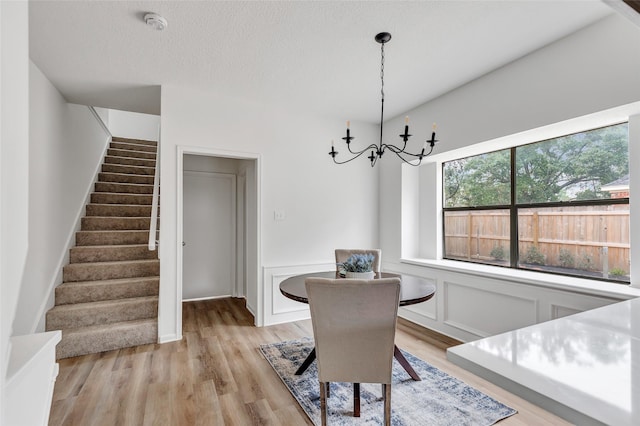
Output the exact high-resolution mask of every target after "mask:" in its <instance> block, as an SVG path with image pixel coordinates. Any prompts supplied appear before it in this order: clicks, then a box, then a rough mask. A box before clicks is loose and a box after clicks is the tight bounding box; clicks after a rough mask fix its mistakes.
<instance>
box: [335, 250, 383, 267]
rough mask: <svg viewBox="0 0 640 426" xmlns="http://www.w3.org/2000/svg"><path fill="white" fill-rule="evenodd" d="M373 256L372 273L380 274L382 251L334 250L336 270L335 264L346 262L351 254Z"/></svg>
mask: <svg viewBox="0 0 640 426" xmlns="http://www.w3.org/2000/svg"><path fill="white" fill-rule="evenodd" d="M367 253H371V254H373V265H372V269H373V272H380V263H381V262H382V261H381V259H382V250H380V249H336V269H337V268H338V266H337V264H338V263H342V262H344V261H346V260H347V259H348V258H349V256H351V255H352V254H367Z"/></svg>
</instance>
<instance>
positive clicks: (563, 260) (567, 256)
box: [558, 248, 576, 268]
mask: <svg viewBox="0 0 640 426" xmlns="http://www.w3.org/2000/svg"><path fill="white" fill-rule="evenodd" d="M558 261H559V262H558V263H559V264H560V266H562V267H563V268H573V267H574V266H575V264H576V261H575V259H574V258H573V255H572V254H571V252H570V251H569V250H567V249H565V248H561V249H560V254H559V256H558Z"/></svg>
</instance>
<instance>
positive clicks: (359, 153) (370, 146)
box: [333, 144, 377, 164]
mask: <svg viewBox="0 0 640 426" xmlns="http://www.w3.org/2000/svg"><path fill="white" fill-rule="evenodd" d="M376 148H377V146H376V145H374V144H371V145H369V146H368V147H366V148H365V149H363V150H362V151H359V152H352V154H354V157H351V158H349V159H348V160H344V161H337V160H336V157H333V162H334V163H336V164H346V163H348V162H350V161H353V160H355V159H356V158H358V157H360V156H362V154H365V153H366V152H367V151H368V150H369V149H376ZM349 151H351V150H349ZM336 154H337V153H336Z"/></svg>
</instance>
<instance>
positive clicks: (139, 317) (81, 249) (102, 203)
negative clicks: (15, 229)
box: [46, 137, 160, 359]
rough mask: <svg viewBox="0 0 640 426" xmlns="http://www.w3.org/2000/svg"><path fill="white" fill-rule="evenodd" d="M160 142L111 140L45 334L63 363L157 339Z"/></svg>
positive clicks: (48, 313)
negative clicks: (154, 206)
mask: <svg viewBox="0 0 640 426" xmlns="http://www.w3.org/2000/svg"><path fill="white" fill-rule="evenodd" d="M156 149H157V146H156V142H153V141H143V140H137V139H125V138H116V137H114V138H112V142H111V144H110V145H109V149H108V151H107V155H106V157H105V159H104V162H103V164H102V172H101V173H100V174H99V177H98V182H96V184H95V192H93V193H92V194H91V201H90V203H89V204H88V205H87V206H86V216H85V217H83V218H82V224H81V230H80V231H79V232H77V233H76V246H75V247H73V248H71V251H70V255H69V264H68V265H67V266H65V267H64V269H63V283H62V284H61V285H59V286H58V287H57V288H56V291H55V306H54V307H53V308H52V309H51V310H49V311H48V312H47V315H46V329H47V331H49V330H62V341H61V342H60V343H59V344H58V346H57V348H56V357H57V358H58V359H61V358H68V357H73V356H78V355H85V354H89V353H97V352H103V351H109V350H114V349H119V348H126V347H130V346H137V345H142V344H147V343H156V342H157V340H158V286H159V282H160V278H159V275H160V262H159V260H158V258H157V252H156V251H149V249H148V247H147V244H148V240H149V226H150V221H151V202H152V197H153V195H152V194H153V179H154V172H155V163H156Z"/></svg>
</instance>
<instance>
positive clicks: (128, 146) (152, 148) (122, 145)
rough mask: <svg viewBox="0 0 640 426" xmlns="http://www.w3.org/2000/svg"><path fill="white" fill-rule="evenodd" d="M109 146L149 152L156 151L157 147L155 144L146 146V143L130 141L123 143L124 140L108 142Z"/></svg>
mask: <svg viewBox="0 0 640 426" xmlns="http://www.w3.org/2000/svg"><path fill="white" fill-rule="evenodd" d="M109 148H111V149H123V150H126V151H142V152H151V153H154V154H155V153H156V151H157V148H156V147H155V146H148V145H137V144H131V143H124V142H111V143H110V144H109Z"/></svg>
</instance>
